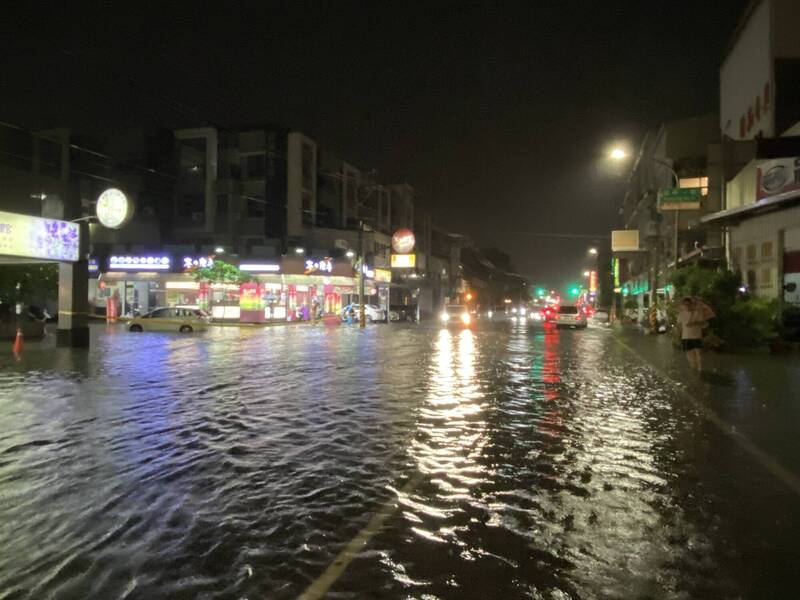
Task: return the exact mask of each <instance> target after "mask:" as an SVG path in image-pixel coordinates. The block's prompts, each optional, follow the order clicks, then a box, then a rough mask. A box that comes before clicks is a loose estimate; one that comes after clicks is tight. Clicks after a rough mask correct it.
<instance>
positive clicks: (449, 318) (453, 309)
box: [439, 304, 472, 327]
mask: <svg viewBox="0 0 800 600" xmlns="http://www.w3.org/2000/svg"><path fill="white" fill-rule="evenodd" d="M439 319H440V320H441V321H442V323H443V324H444V325H446V326H457V327H469V326H470V325H472V315H470V314H469V310H468V309H467V307H466V306H464V305H463V304H448V305H447V306H445V307H444V310H443V311H442V314H441V315H439Z"/></svg>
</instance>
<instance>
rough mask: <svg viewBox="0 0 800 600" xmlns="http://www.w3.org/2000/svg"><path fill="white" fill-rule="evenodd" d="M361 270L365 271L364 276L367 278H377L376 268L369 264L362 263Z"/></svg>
mask: <svg viewBox="0 0 800 600" xmlns="http://www.w3.org/2000/svg"><path fill="white" fill-rule="evenodd" d="M361 272H362V273H364V277H366V278H367V279H375V270H374V269H370V268H369V265H361Z"/></svg>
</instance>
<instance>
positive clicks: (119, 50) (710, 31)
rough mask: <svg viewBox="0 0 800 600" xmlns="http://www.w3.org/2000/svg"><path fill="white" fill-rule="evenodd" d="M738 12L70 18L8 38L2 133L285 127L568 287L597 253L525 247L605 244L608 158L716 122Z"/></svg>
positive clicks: (610, 5) (617, 9)
mask: <svg viewBox="0 0 800 600" xmlns="http://www.w3.org/2000/svg"><path fill="white" fill-rule="evenodd" d="M745 4H746V0H725V1H724V2H709V3H706V2H698V1H697V0H670V1H668V2H665V1H664V0H659V1H658V2H650V1H635V0H625V1H623V0H616V1H613V0H604V1H602V2H596V1H594V0H580V1H578V0H573V1H570V0H560V1H556V0H551V1H549V2H545V1H538V2H530V1H528V2H521V3H511V2H497V3H468V2H424V3H414V2H410V1H404V2H394V3H375V2H363V3H361V2H345V1H341V0H340V1H337V2H322V1H316V2H308V3H303V2H286V3H277V2H260V3H255V2H248V3H246V5H236V4H234V3H215V4H214V6H216V10H215V12H211V13H208V12H204V8H203V7H204V3H197V2H194V3H191V4H180V5H173V4H172V3H160V4H156V3H152V4H148V6H147V7H142V8H140V9H136V8H134V9H133V11H132V12H128V13H127V14H125V15H122V14H112V13H107V14H99V13H97V12H95V11H89V10H83V9H81V7H80V5H79V4H77V3H65V5H68V8H66V9H64V10H66V12H64V13H62V14H56V13H53V12H52V11H51V10H49V9H48V10H42V11H38V12H37V16H36V17H35V20H31V21H27V22H25V21H24V20H23V19H20V20H18V21H15V20H11V19H5V20H4V22H3V23H0V32H2V37H1V38H0V43H2V48H1V49H2V51H3V56H4V60H3V69H2V79H3V86H2V92H1V93H0V120H2V121H8V122H12V123H18V124H20V125H23V126H27V127H31V128H35V127H44V126H51V125H55V124H67V125H71V126H73V127H74V128H76V129H77V130H83V131H93V130H96V129H102V128H106V127H114V128H117V127H120V128H124V127H138V126H141V125H144V126H151V125H155V124H158V125H166V126H185V125H189V124H204V123H206V122H209V121H212V122H218V123H221V124H223V125H235V124H237V123H252V122H257V121H260V120H266V121H273V122H280V123H285V124H287V125H289V126H291V127H294V128H297V129H299V130H302V131H304V132H306V133H308V134H309V135H311V136H312V137H314V138H315V139H317V140H318V141H319V142H320V143H321V144H322V145H324V146H328V147H331V148H333V149H334V150H336V151H338V152H339V153H340V154H341V155H342V156H343V157H345V158H346V159H348V160H349V161H350V162H352V163H354V164H356V165H358V166H359V167H361V168H362V169H364V170H368V169H371V168H375V169H377V170H378V172H379V173H380V174H381V177H382V179H383V180H384V181H385V182H392V181H408V182H409V183H411V184H413V185H415V186H416V187H417V188H419V189H420V190H421V191H422V192H423V194H424V195H425V198H426V200H427V201H428V202H429V203H430V206H431V209H432V211H433V213H434V216H435V218H436V220H437V221H438V222H439V223H440V224H441V226H443V227H445V228H447V229H450V230H452V231H457V232H463V233H466V234H468V235H470V236H472V237H473V238H474V239H475V240H476V241H477V242H479V243H480V244H483V245H497V246H499V247H500V248H502V249H504V250H506V251H507V252H509V253H510V254H511V255H512V258H513V261H514V264H515V266H516V268H517V270H518V271H519V272H521V273H523V274H525V275H528V276H531V277H532V278H533V279H534V280H535V281H537V282H542V283H547V284H549V285H561V284H562V283H563V282H565V281H569V280H576V278H577V277H578V276H579V273H580V272H581V271H583V269H584V265H585V264H586V259H585V252H586V249H587V248H588V247H589V246H590V245H591V244H592V240H590V239H586V240H584V239H580V238H552V237H551V238H545V237H535V236H524V235H518V233H517V232H531V233H548V234H562V233H564V234H589V235H594V234H600V235H608V233H609V230H610V229H612V228H614V227H616V226H617V224H618V218H619V217H618V214H617V213H618V208H619V205H620V202H621V197H622V189H623V182H624V177H610V176H608V175H606V176H600V175H598V174H597V172H596V169H595V168H594V167H595V166H596V162H597V160H598V159H599V157H600V156H601V153H602V151H603V147H604V145H605V143H606V142H608V141H609V140H611V139H620V138H628V139H631V140H633V141H634V142H635V141H636V140H638V139H640V138H641V135H642V134H643V132H644V130H645V129H646V128H647V127H651V126H655V125H657V124H658V123H659V122H661V121H663V120H665V119H670V118H679V117H685V116H690V115H694V114H700V113H704V112H710V111H714V110H716V107H717V104H718V68H719V63H720V59H721V56H722V54H723V50H724V48H725V46H726V44H727V41H728V40H729V38H730V36H731V33H732V31H733V28H734V26H735V24H736V22H737V19H738V16H739V14H740V13H741V11H742V10H743V8H744V5H745ZM378 5H379V6H378ZM43 14H46V15H48V18H47V19H46V20H43V19H42V17H41V15H43ZM598 241H599V240H598Z"/></svg>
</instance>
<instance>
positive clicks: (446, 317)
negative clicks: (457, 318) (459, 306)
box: [441, 312, 450, 323]
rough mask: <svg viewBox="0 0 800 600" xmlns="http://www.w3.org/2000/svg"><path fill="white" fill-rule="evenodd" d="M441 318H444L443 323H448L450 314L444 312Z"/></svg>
mask: <svg viewBox="0 0 800 600" xmlns="http://www.w3.org/2000/svg"><path fill="white" fill-rule="evenodd" d="M441 319H442V322H443V323H447V321H449V320H450V315H448V314H447V313H446V312H443V313H442V316H441Z"/></svg>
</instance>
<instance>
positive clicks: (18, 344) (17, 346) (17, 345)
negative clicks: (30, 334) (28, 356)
mask: <svg viewBox="0 0 800 600" xmlns="http://www.w3.org/2000/svg"><path fill="white" fill-rule="evenodd" d="M23 348H25V337H24V336H23V335H22V328H21V327H17V337H15V338H14V354H22V350H23Z"/></svg>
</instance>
